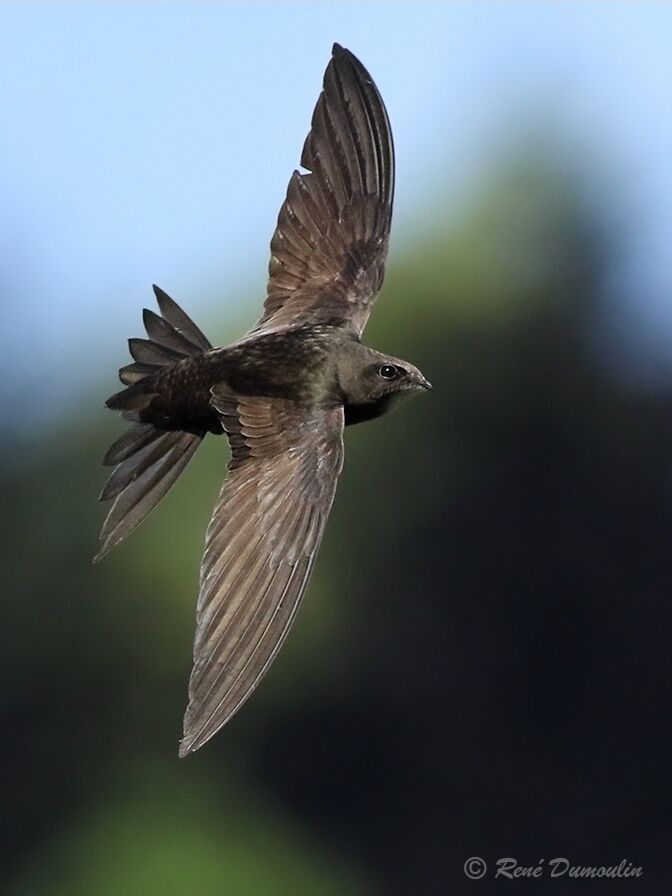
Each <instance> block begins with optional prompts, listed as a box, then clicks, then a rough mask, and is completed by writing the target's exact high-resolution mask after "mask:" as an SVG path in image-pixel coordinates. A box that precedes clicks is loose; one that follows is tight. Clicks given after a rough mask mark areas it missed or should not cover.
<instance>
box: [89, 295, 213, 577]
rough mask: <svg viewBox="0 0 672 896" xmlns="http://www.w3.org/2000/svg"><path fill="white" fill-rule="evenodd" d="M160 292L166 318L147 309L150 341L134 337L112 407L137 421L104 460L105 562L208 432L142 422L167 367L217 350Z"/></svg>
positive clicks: (110, 401) (102, 537)
mask: <svg viewBox="0 0 672 896" xmlns="http://www.w3.org/2000/svg"><path fill="white" fill-rule="evenodd" d="M154 293H155V294H156V299H157V302H158V304H159V310H160V311H161V316H160V317H159V315H158V314H155V313H154V312H153V311H149V310H148V309H145V310H144V312H143V321H144V324H145V329H146V330H147V336H148V337H149V338H148V339H130V340H129V348H130V351H131V355H132V356H133V363H132V364H128V365H126V366H125V367H122V368H121V370H120V371H119V379H120V380H121V381H122V383H124V384H126V386H127V388H126V389H123V390H122V391H121V392H117V393H116V394H115V395H113V396H112V397H111V398H108V400H107V402H106V404H107V406H108V407H109V408H114V409H116V410H120V411H121V412H122V416H123V417H125V418H126V419H128V420H132V421H135V422H134V423H133V425H132V426H131V427H129V429H127V430H126V432H124V433H123V434H122V435H121V436H120V438H118V439H117V441H116V442H115V443H114V444H113V445H112V447H111V448H110V449H109V451H108V452H107V454H106V455H105V457H104V459H103V464H104V465H105V466H107V467H114V470H113V471H112V474H111V475H110V478H109V479H108V480H107V482H106V483H105V486H104V488H103V490H102V492H101V494H100V498H99V500H100V501H109V500H113V504H112V507H111V508H110V510H109V513H108V514H107V517H106V519H105V522H104V523H103V528H102V529H101V532H100V542H101V545H100V550H99V551H98V553H97V554H96V556H95V557H94V561H97V560H100V559H101V558H102V557H104V556H105V554H107V553H108V551H110V550H112V548H113V547H115V545H118V544H119V543H120V542H122V541H123V540H124V539H125V538H126V536H127V535H130V533H131V532H132V531H133V530H134V529H135V528H136V527H137V526H139V525H140V523H141V522H142V521H143V520H144V519H145V517H146V516H147V514H148V513H150V511H152V510H153V509H154V508H155V507H156V505H157V504H158V503H159V501H160V500H161V498H163V496H164V495H165V494H166V492H167V491H168V489H169V488H170V487H171V485H173V483H174V482H175V481H176V480H177V478H178V477H179V475H180V473H181V472H182V471H183V470H184V468H185V467H186V466H187V464H188V463H189V460H190V459H191V457H192V455H193V454H194V452H195V451H196V449H197V448H198V446H199V444H200V442H201V439H202V438H203V436H204V435H205V432H204V431H189V432H185V431H183V430H179V429H167V428H166V429H162V428H160V427H158V426H156V425H155V424H153V423H146V422H140V421H141V413H142V411H143V410H144V409H146V408H148V407H149V405H150V403H151V401H152V399H153V398H154V396H155V394H156V393H155V391H154V385H155V383H156V381H157V378H158V376H159V375H160V374H161V373H162V372H163V371H165V368H166V367H168V366H172V365H173V364H175V363H176V362H177V361H180V360H182V359H184V358H188V357H191V356H193V355H198V354H202V353H204V352H207V351H209V350H210V349H211V348H212V346H211V345H210V343H209V342H208V340H207V339H206V337H205V336H204V335H203V333H201V331H200V330H199V329H198V327H197V326H196V324H194V323H193V321H192V320H191V319H190V318H189V317H188V316H187V315H186V314H185V313H184V311H183V310H182V309H181V308H180V307H179V305H178V304H177V303H176V302H174V301H173V300H172V299H171V298H170V297H169V296H168V295H166V293H165V292H163V290H161V289H159V288H158V286H155V287H154Z"/></svg>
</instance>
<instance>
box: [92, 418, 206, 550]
mask: <svg viewBox="0 0 672 896" xmlns="http://www.w3.org/2000/svg"><path fill="white" fill-rule="evenodd" d="M201 438H202V436H201V435H197V434H194V433H190V432H177V433H172V432H168V433H163V434H162V435H160V437H159V444H160V445H161V447H162V449H163V451H162V452H161V453H160V455H159V456H158V457H157V458H155V460H154V462H153V463H152V464H150V465H149V466H147V467H146V468H145V469H143V470H142V472H140V473H139V475H137V476H135V477H134V476H133V475H132V473H131V474H130V478H129V482H128V484H127V485H126V486H125V487H124V488H123V490H122V491H120V492H119V494H118V495H117V496H116V498H115V499H114V503H113V504H112V507H111V508H110V512H109V513H108V515H107V518H106V520H105V522H104V523H103V528H102V530H101V533H100V541H101V546H100V550H99V551H98V553H97V554H96V556H95V557H94V558H93V559H94V562H96V561H98V560H101V559H102V558H103V557H104V556H105V554H107V553H108V552H109V551H111V550H112V548H113V547H116V545H118V544H120V543H121V542H122V541H123V540H124V539H125V538H126V537H127V536H128V535H130V534H131V532H132V531H133V530H134V529H135V528H137V526H139V525H140V523H141V522H142V521H143V520H144V519H145V517H146V516H147V515H148V514H149V513H150V512H151V511H152V510H153V509H154V508H155V507H156V505H157V504H158V503H159V501H160V500H161V498H163V496H164V495H165V494H166V492H167V491H168V489H169V488H170V487H171V485H173V483H174V482H175V481H176V480H177V478H178V477H179V475H180V473H181V472H182V471H183V470H184V468H185V467H186V466H187V464H188V463H189V461H190V460H191V458H192V456H193V454H194V452H195V451H196V449H197V448H198V446H199V445H200V443H201ZM132 461H133V457H131V458H129V460H127V461H126V462H125V463H127V464H130V463H131V462H132ZM141 466H142V465H141ZM117 469H119V468H117ZM115 472H116V471H115ZM112 475H113V476H114V473H113V474H112Z"/></svg>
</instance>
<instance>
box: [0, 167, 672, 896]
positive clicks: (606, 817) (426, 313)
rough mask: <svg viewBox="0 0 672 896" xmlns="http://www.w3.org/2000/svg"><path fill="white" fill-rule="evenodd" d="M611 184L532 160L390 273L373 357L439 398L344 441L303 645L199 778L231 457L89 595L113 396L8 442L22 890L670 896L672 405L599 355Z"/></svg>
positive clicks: (214, 452)
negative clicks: (200, 669) (612, 882)
mask: <svg viewBox="0 0 672 896" xmlns="http://www.w3.org/2000/svg"><path fill="white" fill-rule="evenodd" d="M591 174H592V173H591V172H588V171H581V170H580V169H578V168H574V169H573V168H572V166H571V165H569V164H567V163H566V162H565V163H561V162H560V160H557V159H556V160H543V159H540V158H539V157H538V155H537V154H535V153H533V152H532V153H520V155H519V156H517V157H516V158H515V159H514V160H513V161H512V162H510V163H508V164H506V165H504V166H503V167H502V169H501V170H500V171H499V172H498V173H497V174H496V175H493V177H492V179H491V181H490V182H489V183H488V184H485V185H483V186H482V188H481V190H480V191H479V192H478V193H477V194H475V195H473V196H472V197H471V199H470V200H469V201H468V202H465V203H464V206H463V208H462V210H461V212H460V213H459V215H456V216H453V218H452V219H450V220H448V219H446V218H444V217H443V216H438V217H437V216H436V215H435V216H434V219H431V218H430V217H428V220H427V225H426V227H425V228H424V229H421V230H420V231H419V232H418V235H417V237H416V239H415V241H414V242H413V243H411V244H409V245H407V246H406V247H405V248H403V249H400V250H396V247H393V253H392V257H391V265H390V268H389V271H388V277H387V281H386V285H385V288H384V292H383V295H382V297H381V299H380V301H379V304H378V306H377V309H376V312H375V313H374V317H373V319H372V322H371V324H370V327H369V329H368V331H367V334H366V335H367V341H368V342H370V343H371V344H373V345H375V346H377V347H380V348H383V349H387V350H389V351H390V352H391V353H393V354H396V355H399V356H401V357H407V358H409V359H411V360H413V361H414V362H415V363H417V364H418V366H420V368H421V369H422V370H423V371H424V372H425V373H426V374H427V376H428V377H429V378H430V379H431V380H432V382H433V384H434V387H435V388H434V391H433V393H432V394H430V395H427V396H424V397H423V398H422V399H421V400H417V401H414V402H413V403H411V404H408V405H405V406H404V407H403V408H402V409H401V410H400V411H398V412H397V413H395V414H393V415H391V416H389V417H387V418H385V419H382V420H380V421H377V422H376V423H372V424H367V425H364V426H361V427H356V428H353V429H352V430H349V431H348V432H347V439H346V451H347V456H346V466H345V470H344V473H343V476H342V481H341V484H340V487H339V492H338V496H337V499H336V505H335V508H334V513H333V517H332V519H331V521H330V524H329V527H328V530H327V534H326V538H325V543H324V547H323V549H322V553H321V556H320V560H319V563H318V566H317V571H316V575H315V576H314V579H313V581H312V584H311V586H310V588H309V591H308V594H307V597H306V600H305V603H304V606H303V608H302V611H301V613H300V615H299V617H298V621H297V623H296V626H295V629H294V631H293V632H292V634H291V636H290V638H289V640H288V643H287V645H286V647H285V648H284V650H283V651H282V653H281V655H280V657H279V658H278V660H277V661H276V663H275V665H274V666H273V668H272V670H271V672H270V673H269V675H268V676H267V678H266V680H265V681H264V683H263V685H262V686H261V687H260V689H259V690H258V692H257V693H256V694H255V696H254V697H253V698H252V699H251V700H250V702H249V703H248V704H247V705H246V707H245V708H244V710H243V711H242V712H241V713H240V714H239V716H238V717H236V719H235V720H234V721H233V723H232V724H231V725H230V726H229V727H227V728H226V729H225V730H224V731H223V732H222V733H221V734H220V735H219V736H218V737H217V738H216V739H215V740H214V741H213V742H212V744H211V745H209V746H208V747H207V748H206V749H204V750H203V751H201V752H199V753H198V754H197V755H196V756H194V757H191V758H189V759H188V760H186V761H183V762H181V761H178V759H177V741H178V737H179V733H180V724H181V714H182V712H183V709H184V705H185V699H186V683H187V678H188V674H189V668H190V655H191V638H192V632H193V611H194V601H195V595H196V583H197V571H198V564H199V560H200V553H201V550H202V543H203V536H204V531H205V526H206V523H207V519H208V514H209V510H210V507H211V505H212V502H213V500H214V496H215V494H216V490H217V488H218V485H219V482H220V480H221V478H222V474H223V472H224V469H225V464H226V460H227V449H226V446H225V444H224V441H223V440H222V439H219V440H215V439H209V441H208V444H206V445H205V446H204V448H203V449H202V450H201V452H200V453H199V455H198V457H197V458H196V459H195V461H194V462H193V463H192V466H191V467H190V468H189V469H188V470H187V472H186V473H185V475H184V476H183V478H182V480H181V481H180V482H179V483H178V485H177V486H176V487H175V489H174V491H173V493H171V494H170V496H169V497H168V498H167V499H166V501H165V503H164V505H163V506H162V507H161V508H160V510H159V511H157V512H156V513H155V514H154V515H153V516H152V518H151V519H150V520H148V521H147V523H146V524H145V525H144V526H143V527H142V529H141V530H140V531H138V532H137V533H136V534H135V535H134V536H133V537H132V538H131V539H130V541H129V543H128V544H127V545H125V546H124V547H123V548H121V549H120V550H119V551H118V552H116V553H115V554H113V555H112V556H111V557H110V558H109V559H108V560H106V561H105V562H103V563H102V564H99V565H97V566H95V567H94V566H92V565H91V562H90V557H91V556H92V554H93V552H94V545H95V536H96V531H97V529H98V527H99V524H100V522H101V519H102V514H103V511H102V508H100V507H99V506H98V505H97V504H96V500H95V498H96V494H97V492H98V490H99V488H100V486H101V484H102V482H103V476H104V474H103V471H102V469H101V468H100V466H99V461H100V458H101V457H102V455H103V453H104V450H105V449H106V447H107V445H108V444H109V442H110V441H111V439H113V438H114V437H115V435H116V434H117V433H118V432H119V428H120V424H119V422H117V421H115V420H114V418H113V417H112V416H111V415H109V414H107V415H106V414H104V413H103V411H102V410H100V409H101V407H102V399H103V398H104V397H105V395H106V394H107V393H108V392H109V391H112V389H113V388H114V378H113V373H112V371H110V372H109V377H107V378H105V380H104V381H103V375H102V372H101V371H89V376H90V377H93V379H94V380H95V381H96V385H95V388H94V387H91V388H90V389H89V391H88V393H87V400H86V401H85V402H82V408H83V412H82V413H80V414H79V415H74V414H73V416H72V417H71V418H68V419H63V420H61V421H60V422H59V423H58V424H57V425H54V426H53V427H52V428H50V429H45V430H42V431H40V432H39V434H34V437H33V436H30V437H26V439H25V441H24V442H21V441H18V442H17V441H16V440H13V441H12V442H11V443H8V444H6V446H5V450H4V452H3V455H2V466H1V469H0V487H1V491H2V494H3V496H4V501H3V504H4V506H5V507H6V508H8V512H7V513H6V515H5V520H6V522H7V524H8V525H7V528H6V532H5V534H4V537H3V539H2V542H1V545H0V551H1V553H2V569H3V571H4V588H3V610H4V612H3V616H4V620H5V621H4V625H3V629H4V634H5V637H4V639H3V642H4V643H3V647H4V649H3V651H2V662H3V665H4V669H3V675H2V679H1V680H2V698H3V704H4V708H5V711H6V713H5V716H6V723H5V726H4V736H3V747H4V753H5V759H4V763H3V769H4V776H3V777H4V784H3V789H4V798H3V803H4V810H5V811H4V813H3V814H4V816H5V819H4V833H3V838H2V848H3V850H4V852H5V855H4V867H5V868H6V872H5V875H6V876H5V880H6V886H7V889H6V892H7V893H9V894H12V896H43V894H54V896H56V894H58V896H60V894H63V896H66V894H67V896H80V894H81V896H94V894H95V896H98V894H100V896H107V894H110V896H117V894H121V893H123V894H125V896H145V894H161V896H171V894H180V896H182V894H212V893H226V894H228V893H232V894H234V893H235V894H239V893H245V894H252V893H259V894H264V896H273V894H296V893H307V894H308V893H310V894H312V896H319V894H343V893H347V894H358V893H361V894H365V893H366V894H370V893H395V892H398V893H411V892H412V893H428V894H429V893H438V892H451V893H458V892H462V890H463V889H464V890H465V892H467V891H469V892H470V891H471V889H473V886H474V885H473V884H472V883H471V882H469V881H467V880H466V879H465V878H464V875H463V873H462V863H463V862H464V860H465V859H466V858H467V857H468V856H470V855H472V854H479V855H485V856H486V857H487V858H489V857H490V855H495V854H505V855H506V854H508V855H517V854H519V853H520V854H521V856H522V855H525V856H527V857H528V858H530V859H534V861H536V860H537V858H538V857H539V856H542V855H551V854H554V855H555V854H560V855H565V854H567V851H570V852H571V854H572V856H573V857H574V858H575V859H578V858H579V857H580V856H581V855H584V854H585V853H586V852H588V853H589V858H591V859H592V861H593V863H594V862H596V861H597V860H598V859H604V860H605V861H606V860H617V861H618V860H620V858H622V857H623V856H622V855H621V853H623V854H627V857H628V858H630V859H632V860H633V861H636V863H637V864H643V863H644V862H645V861H646V860H647V858H648V861H649V874H650V877H649V879H648V883H647V882H646V881H645V882H644V883H643V884H641V886H638V893H643V892H652V893H653V892H661V890H659V889H651V890H645V889H644V888H645V887H646V886H653V879H654V877H655V868H656V863H657V862H658V861H659V860H660V859H661V857H662V855H663V844H664V842H665V840H666V836H665V834H666V833H667V835H669V833H670V831H669V820H668V819H666V818H665V817H664V816H665V813H664V811H663V805H664V802H665V801H664V799H661V798H660V794H661V792H665V791H667V793H668V795H669V785H670V775H669V771H668V769H667V763H666V762H665V761H664V757H665V756H666V755H669V746H670V740H669V723H668V722H667V720H666V718H663V716H665V717H666V716H667V715H669V713H668V712H667V708H668V706H669V700H668V699H667V698H669V692H670V687H669V681H670V676H669V672H670V660H669V648H668V643H667V640H668V639H667V636H666V635H665V634H664V633H665V632H666V631H668V630H669V629H667V626H666V624H667V623H669V622H670V610H669V585H670V581H669V580H670V571H669V540H670V533H671V531H672V515H671V508H670V488H669V483H670V458H671V457H672V454H671V452H670V448H671V447H672V446H671V444H670V442H671V437H672V433H671V432H670V424H669V419H670V414H669V410H670V409H669V403H668V399H667V397H666V396H663V395H661V394H660V393H657V392H654V391H649V392H647V391H644V390H643V389H641V388H639V387H636V386H633V385H632V384H626V383H624V382H623V381H621V380H618V379H615V378H614V377H612V376H610V375H609V374H608V373H607V368H606V367H605V366H604V365H602V364H600V363H599V361H598V359H597V357H596V355H595V353H594V351H593V349H592V347H593V346H594V344H595V341H596V339H595V334H596V333H598V334H599V328H600V321H601V320H603V318H602V317H601V315H603V314H605V313H606V314H607V315H608V313H609V308H610V304H609V302H610V297H609V294H608V290H606V291H605V286H604V284H605V283H607V282H608V274H609V272H610V270H611V265H612V264H613V262H614V258H615V253H616V252H617V248H618V239H617V237H618V228H617V226H616V223H615V221H614V220H613V218H611V217H610V212H609V208H610V207H609V205H608V203H606V202H605V203H599V202H596V201H595V191H594V188H593V189H592V190H591V191H588V189H587V184H588V183H589V181H590V178H591ZM588 197H590V198H588ZM166 287H167V288H168V290H169V291H170V286H169V284H166ZM177 298H178V300H179V301H181V302H183V304H184V305H185V307H186V308H187V310H188V308H189V300H188V298H187V297H183V296H178V297H177ZM249 307H250V308H253V307H254V306H253V304H252V303H250V306H249ZM605 309H606V312H605ZM139 312H140V309H138V314H139ZM253 313H254V312H253ZM212 317H213V323H215V324H216V326H215V327H213V328H211V329H212V330H215V331H216V330H217V328H218V327H220V328H221V321H219V320H218V319H217V317H218V312H217V311H216V310H215V308H214V307H213V312H212ZM138 320H139V316H138ZM199 323H201V324H202V325H203V328H204V329H205V330H206V332H209V335H213V334H212V332H211V331H209V330H208V327H207V321H205V322H203V321H199ZM247 323H249V321H247ZM129 335H135V334H130V333H129ZM217 335H220V336H221V337H222V341H225V340H226V339H230V338H233V337H234V336H235V335H236V333H235V332H234V328H233V326H231V328H230V329H228V330H227V329H224V330H223V331H222V330H220V333H219V334H218V333H217V332H215V333H214V336H215V337H216V336H217ZM101 338H104V334H101ZM119 361H120V364H121V363H125V362H124V361H123V347H122V346H120V358H119ZM612 362H613V363H612V365H611V366H612V367H614V366H616V367H617V366H618V361H617V359H616V358H615V357H614V358H612ZM615 782H618V786H616V785H615ZM497 850H499V851H500V853H497ZM501 850H503V852H501ZM510 850H513V851H512V852H511V851H510ZM558 850H560V852H559V853H558ZM656 886H657V885H656ZM572 892H574V890H572Z"/></svg>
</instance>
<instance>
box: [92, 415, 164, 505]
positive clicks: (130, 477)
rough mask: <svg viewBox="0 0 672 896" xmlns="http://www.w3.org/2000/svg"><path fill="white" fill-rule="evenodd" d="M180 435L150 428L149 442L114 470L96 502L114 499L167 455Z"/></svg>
mask: <svg viewBox="0 0 672 896" xmlns="http://www.w3.org/2000/svg"><path fill="white" fill-rule="evenodd" d="M180 435H181V433H180V432H179V430H173V431H169V432H161V430H160V429H155V428H154V427H152V439H151V441H149V442H147V444H146V445H143V446H142V447H141V448H138V449H137V450H136V451H135V452H134V453H133V455H132V457H130V458H129V459H128V460H127V461H125V462H124V463H121V464H119V465H118V466H117V467H115V468H114V470H113V471H112V473H111V475H110V477H109V478H108V480H107V482H106V483H105V485H104V486H103V490H102V492H101V493H100V497H99V498H98V500H99V501H109V500H110V498H116V496H117V495H118V494H119V493H120V492H123V490H124V489H125V488H126V487H127V486H128V485H130V484H131V483H132V482H133V481H134V480H135V479H139V478H140V476H142V474H143V473H144V472H145V470H148V469H149V468H150V467H151V466H153V464H155V463H156V461H158V460H159V459H160V458H162V457H163V456H164V455H165V454H167V453H168V451H170V449H171V448H172V447H173V446H174V445H176V444H177V442H178V439H179V437H180Z"/></svg>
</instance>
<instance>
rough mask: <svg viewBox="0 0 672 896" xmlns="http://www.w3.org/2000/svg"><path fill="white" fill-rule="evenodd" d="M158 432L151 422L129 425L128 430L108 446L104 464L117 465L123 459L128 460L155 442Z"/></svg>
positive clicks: (108, 465)
mask: <svg viewBox="0 0 672 896" xmlns="http://www.w3.org/2000/svg"><path fill="white" fill-rule="evenodd" d="M156 432H157V430H156V429H155V428H154V427H153V426H152V425H151V423H136V424H135V425H134V426H129V428H128V429H127V430H126V432H123V433H122V434H121V435H120V436H119V438H118V439H117V441H116V442H114V443H113V444H112V445H111V446H110V447H109V448H108V450H107V454H106V455H105V457H104V458H103V466H104V467H116V465H117V464H120V463H121V462H122V460H127V459H128V458H129V457H130V456H131V455H132V454H135V452H136V451H140V449H141V448H144V447H145V445H147V444H149V442H153V441H154V439H155V437H156Z"/></svg>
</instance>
